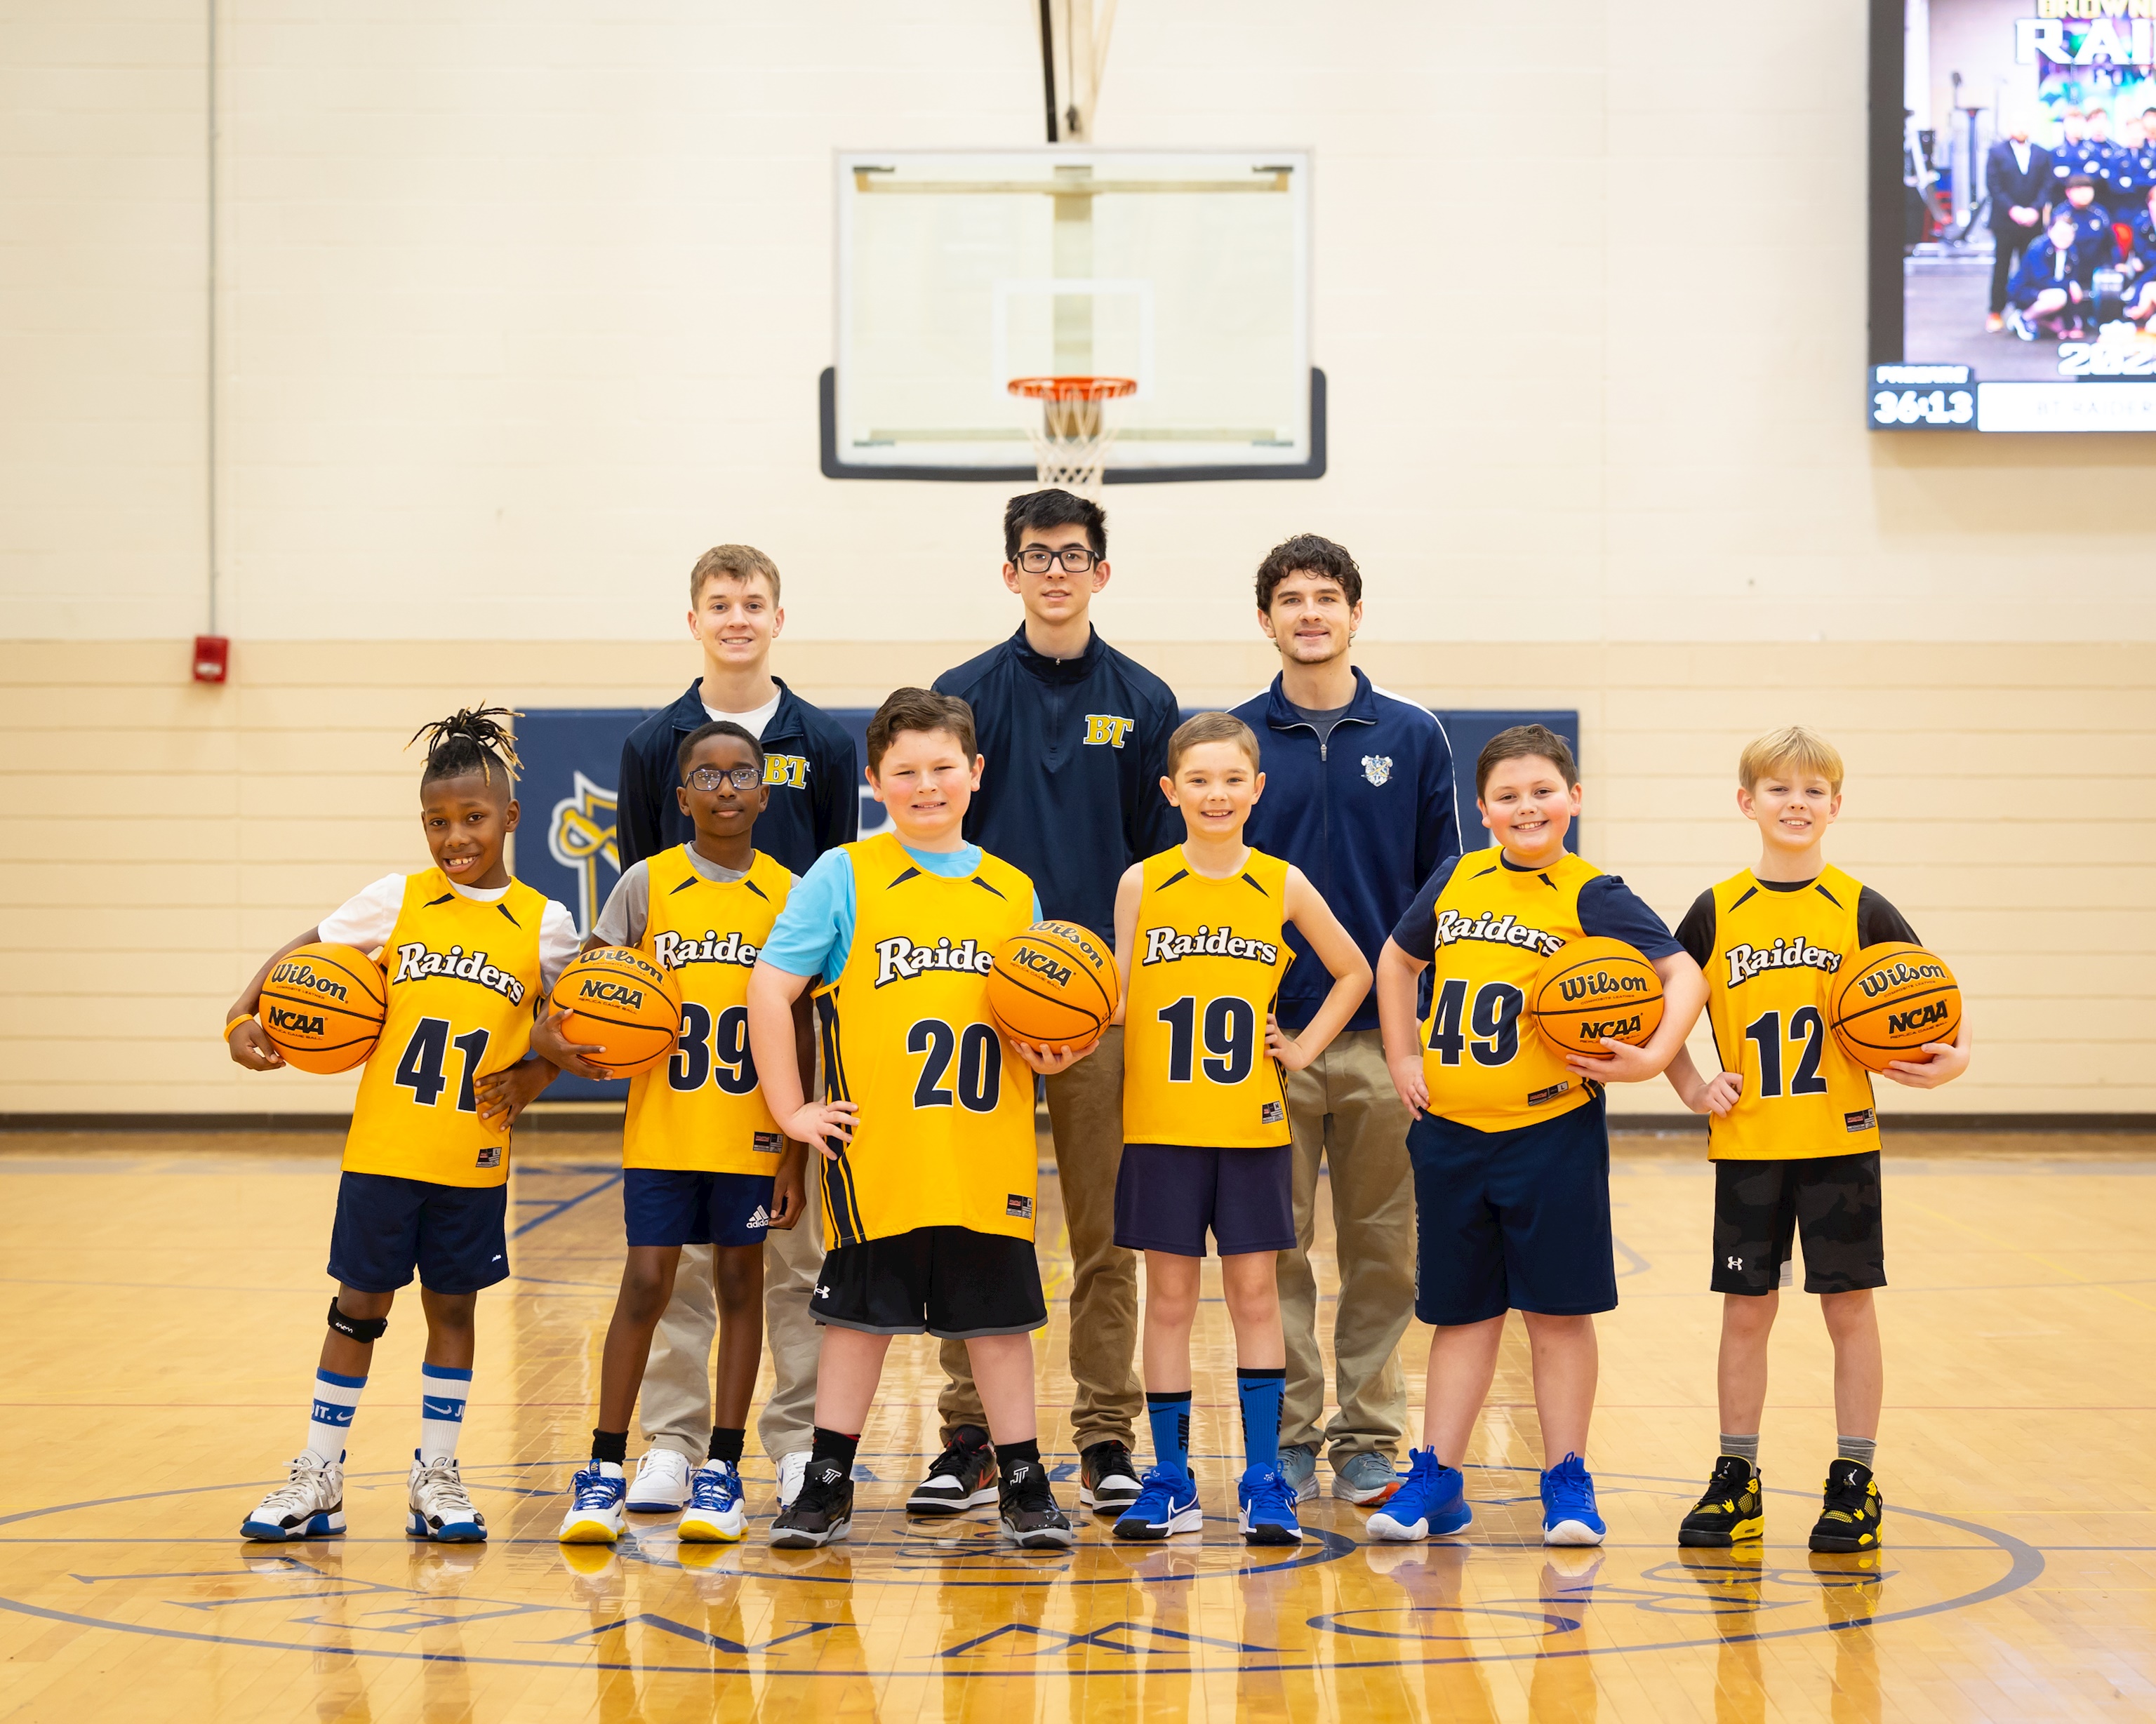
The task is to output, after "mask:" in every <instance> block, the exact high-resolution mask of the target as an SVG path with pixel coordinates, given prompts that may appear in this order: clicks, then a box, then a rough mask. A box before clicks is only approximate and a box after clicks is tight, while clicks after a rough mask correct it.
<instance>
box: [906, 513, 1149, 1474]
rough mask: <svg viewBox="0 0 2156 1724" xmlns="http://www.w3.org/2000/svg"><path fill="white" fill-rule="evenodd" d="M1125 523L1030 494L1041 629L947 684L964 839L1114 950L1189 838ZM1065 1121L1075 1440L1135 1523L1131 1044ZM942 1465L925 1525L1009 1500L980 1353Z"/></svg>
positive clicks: (1061, 1119)
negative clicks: (1127, 911)
mask: <svg viewBox="0 0 2156 1724" xmlns="http://www.w3.org/2000/svg"><path fill="white" fill-rule="evenodd" d="M1107 556H1108V521H1107V516H1106V515H1105V514H1104V513H1103V512H1102V511H1101V505H1099V504H1097V503H1096V502H1094V501H1092V500H1091V499H1090V498H1086V497H1081V496H1077V495H1074V494H1073V493H1071V492H1070V491H1065V490H1039V491H1029V492H1028V493H1026V494H1025V495H1023V496H1017V497H1014V498H1012V499H1011V500H1010V504H1009V507H1008V508H1007V509H1005V511H1004V565H1003V581H1004V586H1005V587H1008V588H1009V590H1010V591H1011V592H1012V593H1015V594H1017V596H1018V598H1019V603H1021V604H1022V605H1023V606H1024V609H1025V616H1024V620H1023V621H1022V622H1021V623H1019V628H1018V629H1017V632H1016V633H1014V634H1012V635H1011V637H1010V638H1009V639H1007V640H1005V641H1004V642H1003V643H1002V644H1000V645H998V646H995V647H993V648H991V649H989V650H988V651H987V652H985V653H983V654H981V655H980V656H979V657H978V658H977V659H970V660H968V662H967V663H965V664H961V665H959V666H958V667H957V669H956V670H947V671H945V672H944V673H943V675H941V676H939V677H937V679H936V692H937V694H939V695H957V697H958V698H959V699H960V700H963V701H965V702H966V704H967V705H968V706H970V707H971V708H972V709H973V721H974V724H975V726H976V731H977V733H978V747H979V749H980V752H981V755H982V757H983V760H984V762H985V767H984V770H983V773H982V777H981V784H982V788H981V790H980V791H979V792H978V793H977V794H976V795H975V796H974V797H973V802H972V803H971V804H970V805H969V806H968V808H967V811H966V818H965V828H964V830H965V838H966V841H967V843H968V844H978V845H980V846H981V847H982V848H983V849H986V850H987V851H988V853H989V854H991V855H994V856H1000V857H1002V858H1003V859H1004V860H1005V861H1007V862H1009V863H1010V864H1011V865H1013V866H1014V867H1016V868H1019V869H1021V870H1024V872H1025V873H1026V874H1027V875H1029V877H1030V878H1031V879H1032V880H1033V883H1034V890H1036V891H1038V892H1039V895H1040V904H1041V910H1042V911H1043V913H1044V914H1045V915H1046V916H1050V917H1051V918H1052V919H1054V920H1055V921H1067V922H1075V923H1077V924H1079V925H1080V926H1084V927H1086V928H1089V929H1091V931H1092V932H1093V935H1094V936H1095V937H1096V939H1099V940H1101V942H1104V943H1109V944H1112V942H1113V941H1114V939H1115V929H1116V882H1117V881H1119V880H1122V877H1123V875H1124V872H1125V870H1127V869H1128V868H1129V867H1130V865H1132V863H1133V862H1137V861H1141V860H1142V859H1144V858H1146V857H1147V856H1152V855H1157V854H1159V853H1160V852H1161V851H1163V850H1165V849H1171V848H1173V846H1174V845H1176V844H1180V843H1181V842H1182V840H1183V818H1182V816H1181V814H1179V813H1178V812H1177V810H1176V808H1175V807H1174V805H1173V803H1169V802H1168V801H1167V800H1166V799H1164V798H1163V797H1162V795H1161V793H1160V792H1159V790H1158V788H1157V787H1158V785H1159V783H1160V782H1161V780H1162V779H1163V778H1165V777H1168V738H1169V737H1170V736H1173V734H1174V732H1175V727H1176V726H1177V724H1178V722H1180V716H1179V714H1178V712H1177V710H1176V704H1175V695H1174V694H1173V692H1172V691H1171V690H1169V688H1168V685H1167V684H1166V683H1164V682H1163V681H1162V680H1160V679H1159V678H1158V677H1157V676H1155V675H1153V674H1152V672H1151V671H1149V670H1147V669H1146V668H1145V667H1144V666H1143V665H1142V664H1138V663H1137V661H1136V660H1135V659H1129V658H1127V657H1126V656H1124V654H1122V653H1119V652H1117V651H1116V649H1114V648H1113V647H1111V646H1110V645H1109V644H1107V643H1106V641H1104V640H1102V639H1101V637H1100V634H1098V633H1097V632H1096V630H1095V629H1094V627H1093V623H1092V618H1091V608H1092V603H1093V598H1094V595H1095V594H1096V593H1099V592H1100V591H1101V589H1102V588H1103V587H1106V585H1107V584H1108V575H1109V568H1108V561H1107ZM1048 1117H1049V1122H1050V1126H1051V1127H1052V1129H1053V1130H1054V1131H1055V1165H1056V1171H1057V1173H1058V1175H1059V1176H1060V1178H1059V1183H1060V1187H1061V1190H1062V1194H1063V1213H1064V1220H1065V1225H1066V1226H1067V1227H1068V1229H1069V1230H1070V1257H1071V1265H1070V1268H1071V1278H1070V1375H1071V1378H1072V1379H1073V1380H1074V1382H1075V1385H1076V1398H1075V1403H1074V1405H1073V1406H1072V1408H1071V1414H1070V1422H1071V1428H1072V1429H1071V1434H1072V1438H1073V1439H1074V1443H1075V1447H1076V1448H1077V1449H1078V1453H1079V1476H1078V1500H1079V1501H1080V1502H1081V1503H1083V1504H1084V1505H1085V1506H1086V1507H1088V1508H1090V1509H1091V1510H1093V1511H1094V1512H1096V1514H1103V1515H1120V1514H1121V1513H1122V1511H1124V1510H1125V1509H1127V1508H1128V1507H1129V1506H1131V1504H1132V1503H1133V1502H1135V1501H1137V1495H1138V1480H1137V1470H1136V1468H1135V1467H1134V1466H1133V1465H1132V1461H1131V1444H1132V1439H1133V1437H1134V1435H1135V1434H1136V1430H1137V1419H1138V1415H1139V1414H1140V1412H1141V1411H1142V1409H1143V1408H1144V1406H1145V1391H1144V1389H1143V1388H1142V1386H1141V1385H1140V1383H1139V1382H1138V1379H1137V1373H1136V1372H1135V1371H1134V1370H1133V1369H1132V1361H1133V1358H1134V1357H1135V1354H1136V1351H1137V1256H1136V1255H1135V1254H1134V1253H1132V1252H1130V1251H1127V1250H1125V1249H1123V1248H1122V1247H1121V1246H1120V1245H1118V1244H1116V1173H1117V1172H1118V1170H1119V1169H1120V1168H1121V1167H1122V1156H1123V1032H1122V1028H1121V1026H1116V1027H1115V1028H1112V1029H1109V1030H1108V1031H1107V1033H1106V1034H1105V1035H1103V1036H1102V1037H1101V1040H1100V1042H1099V1044H1097V1045H1096V1048H1095V1049H1094V1051H1093V1052H1092V1054H1091V1055H1090V1056H1089V1057H1087V1058H1086V1059H1084V1060H1080V1061H1078V1063H1077V1064H1076V1065H1073V1066H1071V1067H1070V1069H1069V1070H1065V1071H1063V1072H1061V1073H1059V1074H1058V1075H1055V1076H1054V1077H1051V1078H1050V1079H1049V1080H1048ZM942 1363H943V1370H944V1373H945V1375H946V1376H947V1378H949V1381H948V1383H947V1384H946V1385H945V1387H944V1390H943V1393H942V1397H941V1398H940V1399H939V1401H938V1403H937V1410H938V1412H939V1413H940V1414H941V1415H942V1427H943V1430H942V1436H943V1442H944V1444H945V1447H944V1449H943V1452H942V1455H939V1456H938V1457H937V1460H936V1462H935V1464H934V1465H932V1467H931V1468H930V1469H929V1471H928V1475H927V1477H926V1478H924V1479H923V1480H921V1483H920V1485H918V1486H917V1487H916V1489H915V1491H914V1492H913V1495H912V1496H911V1498H910V1499H909V1500H908V1502H907V1507H908V1508H909V1509H910V1510H911V1511H912V1512H913V1513H915V1514H928V1515H955V1514H959V1513H962V1512H963V1511H965V1510H966V1509H967V1508H968V1507H969V1506H973V1505H974V1504H977V1503H984V1502H993V1501H995V1498H996V1485H995V1480H996V1471H995V1465H996V1462H995V1451H994V1450H993V1449H992V1448H990V1447H989V1445H988V1431H987V1429H986V1421H985V1419H984V1418H983V1413H982V1408H981V1398H980V1393H979V1391H978V1389H977V1388H975V1387H974V1384H973V1373H972V1371H971V1369H970V1368H969V1367H968V1364H967V1360H966V1350H965V1347H963V1346H962V1344H961V1343H958V1342H945V1343H944V1347H943V1355H942Z"/></svg>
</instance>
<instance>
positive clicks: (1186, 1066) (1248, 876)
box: [1123, 844, 1294, 1149]
mask: <svg viewBox="0 0 2156 1724" xmlns="http://www.w3.org/2000/svg"><path fill="white" fill-rule="evenodd" d="M1143 866H1144V870H1145V872H1144V875H1143V876H1142V878H1143V880H1144V885H1143V887H1142V890H1141V891H1140V894H1139V896H1138V918H1137V936H1136V940H1137V943H1136V945H1135V946H1134V947H1132V954H1131V993H1130V1003H1128V1005H1127V1006H1126V1007H1125V1008H1124V1010H1123V1142H1126V1143H1187V1144H1191V1145H1193V1146H1195V1147H1199V1148H1205V1149H1269V1148H1271V1147H1274V1146H1275V1145H1277V1144H1281V1143H1286V1142H1287V1141H1288V1128H1287V1102H1286V1097H1285V1096H1284V1095H1282V1093H1281V1075H1280V1067H1279V1066H1278V1065H1276V1064H1275V1063H1274V1062H1273V1060H1272V1059H1271V1058H1270V1056H1269V1055H1268V1054H1266V1052H1265V1014H1266V1013H1268V1012H1270V1011H1271V1010H1272V1005H1273V996H1274V995H1275V994H1276V993H1279V992H1280V983H1281V977H1282V976H1284V975H1286V973H1287V967H1288V965H1289V964H1290V963H1291V962H1292V961H1293V959H1294V954H1293V953H1292V952H1290V951H1289V950H1288V948H1287V942H1286V939H1285V937H1283V933H1282V929H1283V926H1284V924H1285V922H1286V910H1285V908H1284V906H1285V903H1286V897H1287V864H1286V862H1284V861H1282V860H1281V859H1280V858H1279V857H1277V856H1268V855H1266V854H1265V853H1264V852H1263V851H1262V850H1252V851H1251V852H1250V860H1249V861H1247V862H1245V864H1244V865H1243V869H1242V871H1241V872H1240V874H1237V875H1233V876H1232V877H1230V878H1229V879H1227V880H1209V879H1208V878H1207V877H1206V876H1205V875H1202V874H1199V873H1197V872H1195V871H1194V870H1193V869H1192V868H1191V866H1190V865H1189V862H1188V859H1186V858H1185V857H1184V855H1183V847H1182V846H1181V845H1180V844H1178V845H1177V846H1176V848H1175V849H1172V850H1163V851H1162V852H1161V854H1158V856H1148V857H1147V859H1146V860H1145V863H1144V865H1143Z"/></svg>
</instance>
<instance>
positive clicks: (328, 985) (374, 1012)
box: [254, 940, 389, 1072]
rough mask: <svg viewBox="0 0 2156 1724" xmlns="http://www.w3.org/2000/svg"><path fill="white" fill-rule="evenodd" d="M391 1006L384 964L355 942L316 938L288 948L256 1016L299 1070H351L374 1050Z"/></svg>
mask: <svg viewBox="0 0 2156 1724" xmlns="http://www.w3.org/2000/svg"><path fill="white" fill-rule="evenodd" d="M388 1011H389V987H388V983H387V982H385V981H384V980H383V979H382V966H381V965H379V964H377V962H375V961H374V960H373V959H372V958H371V957H368V956H367V954H366V953H365V952H362V951H360V950H359V948H358V947H355V946H337V945H333V944H331V942H329V941H326V940H319V941H316V942H315V943H314V944H312V945H311V946H302V947H299V948H297V949H296V950H295V951H292V952H286V953H285V955H284V957H280V958H279V959H278V960H277V962H276V963H275V966H273V967H271V969H270V972H269V980H268V981H267V982H264V983H263V984H262V1003H261V1004H260V1005H259V1006H257V1007H256V1008H254V1015H255V1016H256V1017H258V1018H260V1019H261V1020H262V1028H263V1029H264V1031H265V1032H266V1033H267V1034H268V1035H269V1039H270V1040H271V1041H273V1042H275V1044H277V1051H278V1052H279V1053H280V1054H283V1055H284V1056H285V1064H286V1065H295V1066H297V1067H298V1068H299V1069H300V1070H301V1071H321V1072H329V1071H350V1070H352V1067H353V1066H355V1065H359V1064H361V1063H362V1061H363V1060H366V1058H367V1055H368V1054H372V1052H373V1051H374V1039H375V1038H376V1037H377V1036H378V1035H380V1034H382V1018H384V1017H386V1016H387V1015H388Z"/></svg>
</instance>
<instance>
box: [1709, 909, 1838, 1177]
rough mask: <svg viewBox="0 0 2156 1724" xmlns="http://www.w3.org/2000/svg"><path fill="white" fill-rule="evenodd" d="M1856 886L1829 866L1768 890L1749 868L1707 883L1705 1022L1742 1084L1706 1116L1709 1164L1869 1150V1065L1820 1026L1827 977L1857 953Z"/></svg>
mask: <svg viewBox="0 0 2156 1724" xmlns="http://www.w3.org/2000/svg"><path fill="white" fill-rule="evenodd" d="M1863 890H1864V888H1863V887H1862V886H1861V885H1859V884H1858V883H1857V882H1856V880H1851V878H1850V877H1849V876H1848V875H1845V874H1844V873H1843V872H1842V871H1841V870H1840V869H1839V868H1830V869H1828V870H1826V872H1825V873H1824V874H1822V875H1820V877H1819V878H1818V879H1817V880H1814V881H1813V882H1812V883H1811V884H1810V885H1808V886H1806V887H1804V889H1803V890H1801V891H1795V892H1774V891H1769V890H1767V889H1766V888H1765V887H1764V886H1763V885H1760V884H1759V882H1758V880H1757V879H1756V878H1755V877H1754V876H1753V874H1752V872H1751V870H1745V871H1744V872H1743V874H1739V875H1732V877H1731V878H1729V879H1727V880H1724V881H1722V884H1721V885H1718V886H1717V887H1716V888H1715V889H1714V953H1713V956H1712V957H1710V958H1709V959H1708V960H1707V964H1706V966H1705V968H1706V971H1707V1023H1708V1024H1709V1026H1710V1027H1712V1029H1713V1031H1714V1049H1715V1052H1716V1053H1717V1054H1719V1055H1720V1056H1721V1060H1722V1070H1724V1071H1734V1072H1738V1073H1741V1074H1742V1075H1743V1079H1744V1087H1743V1090H1742V1091H1741V1092H1739V1094H1738V1097H1737V1106H1734V1107H1733V1108H1732V1109H1731V1110H1730V1111H1729V1116H1728V1118H1727V1119H1720V1120H1717V1119H1715V1118H1712V1116H1710V1117H1709V1119H1708V1121H1707V1153H1708V1155H1710V1156H1711V1157H1713V1158H1714V1159H1715V1160H1717V1161H1748V1162H1764V1161H1794V1160H1809V1159H1810V1158H1812V1157H1817V1156H1830V1155H1862V1154H1863V1153H1865V1152H1866V1151H1867V1150H1874V1149H1876V1148H1878V1147H1879V1123H1878V1121H1877V1119H1876V1116H1874V1115H1873V1113H1872V1110H1871V1073H1869V1072H1868V1071H1866V1070H1865V1069H1864V1068H1863V1067H1862V1066H1861V1065H1858V1064H1857V1063H1856V1061H1855V1060H1852V1059H1851V1058H1850V1057H1849V1055H1848V1054H1845V1053H1843V1052H1842V1050H1841V1044H1840V1042H1838V1041H1836V1040H1835V1039H1834V1032H1833V1031H1832V1030H1831V1029H1829V1028H1828V1026H1827V1015H1828V1008H1829V1006H1830V1003H1832V999H1833V995H1834V985H1835V976H1836V974H1837V973H1838V972H1840V969H1841V967H1842V965H1843V963H1844V962H1846V961H1847V960H1848V959H1849V958H1851V957H1853V956H1854V955H1855V954H1856V951H1857V944H1858V942H1857V937H1856V908H1857V899H1858V897H1859V896H1860V895H1861V893H1862V892H1863Z"/></svg>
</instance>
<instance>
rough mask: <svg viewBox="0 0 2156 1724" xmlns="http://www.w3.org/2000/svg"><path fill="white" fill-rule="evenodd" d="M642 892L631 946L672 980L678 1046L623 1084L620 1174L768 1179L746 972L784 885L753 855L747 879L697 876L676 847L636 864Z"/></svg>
mask: <svg viewBox="0 0 2156 1724" xmlns="http://www.w3.org/2000/svg"><path fill="white" fill-rule="evenodd" d="M644 866H645V869H646V870H647V871H648V873H649V885H650V889H651V894H650V907H649V910H648V911H646V912H645V916H644V940H643V942H642V945H641V947H639V950H641V951H642V952H643V953H644V956H645V957H648V958H649V959H650V960H651V961H652V962H654V963H655V964H657V965H658V966H659V967H660V968H661V969H663V970H671V971H673V972H675V975H676V976H678V977H680V983H681V1042H680V1046H679V1047H677V1048H675V1050H674V1057H673V1059H672V1060H670V1061H668V1062H667V1063H666V1064H665V1065H662V1066H660V1068H659V1069H658V1070H655V1071H647V1072H644V1073H641V1074H639V1075H638V1076H636V1077H634V1078H632V1079H631V1080H629V1117H628V1119H627V1121H626V1122H625V1123H624V1127H623V1131H622V1138H621V1164H622V1166H623V1167H670V1168H674V1169H676V1170H678V1171H680V1172H696V1173H769V1172H775V1171H776V1170H777V1168H778V1152H779V1151H780V1150H781V1149H783V1148H784V1147H785V1140H784V1139H783V1137H781V1136H780V1135H779V1131H778V1121H776V1120H774V1119H773V1117H772V1116H771V1109H770V1108H769V1107H768V1106H766V1105H765V1102H764V1099H763V1089H762V1085H760V1084H759V1083H758V1082H757V1075H756V1062H755V1061H754V1060H752V1059H751V1058H750V1057H749V1050H748V977H749V972H750V971H752V970H753V969H754V968H755V967H756V955H757V952H758V950H759V949H761V947H762V945H763V942H764V941H765V940H766V939H767V937H769V936H770V933H771V925H772V923H773V922H774V921H777V920H778V912H779V911H781V910H782V909H783V908H784V907H785V905H786V895H787V892H788V889H789V888H791V886H792V885H793V875H791V874H789V873H788V872H787V870H786V867H785V865H784V864H783V863H780V862H776V861H773V859H771V858H770V857H768V856H767V855H765V854H763V852H762V851H761V850H758V851H757V852H756V854H755V856H754V859H752V861H751V862H750V864H749V870H748V874H747V877H746V878H744V879H742V880H727V881H720V880H706V878H705V877H704V876H703V875H701V874H700V873H698V872H697V871H696V864H695V863H694V862H692V861H690V859H689V847H688V846H687V845H686V844H676V845H675V846H674V848H673V849H670V850H662V851H660V854H657V855H656V856H654V857H652V858H651V859H650V860H649V862H647V863H646V864H645V865H644Z"/></svg>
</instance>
